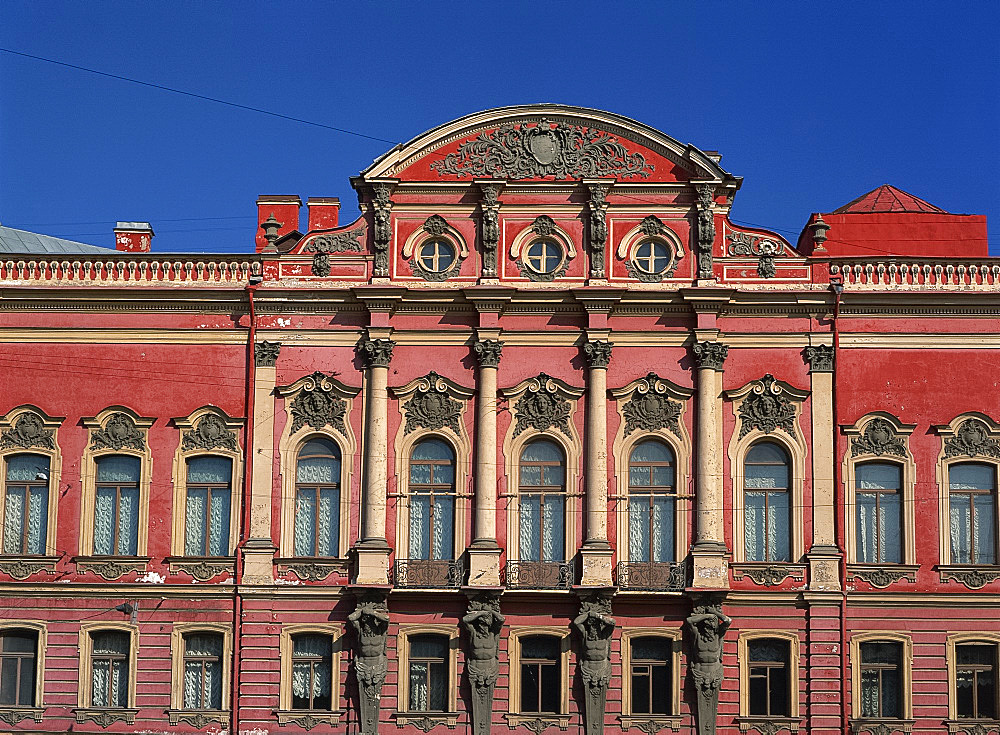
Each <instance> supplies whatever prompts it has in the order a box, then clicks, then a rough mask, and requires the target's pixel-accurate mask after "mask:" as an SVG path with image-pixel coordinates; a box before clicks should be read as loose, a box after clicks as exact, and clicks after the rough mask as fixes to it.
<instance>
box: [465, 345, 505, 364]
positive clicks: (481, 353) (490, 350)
mask: <svg viewBox="0 0 1000 735" xmlns="http://www.w3.org/2000/svg"><path fill="white" fill-rule="evenodd" d="M472 350H473V352H475V353H476V359H477V360H478V361H479V367H491V368H495V367H499V366H500V352H501V351H502V350H503V342H501V341H500V340H498V339H480V340H477V341H476V343H475V344H474V345H472Z"/></svg>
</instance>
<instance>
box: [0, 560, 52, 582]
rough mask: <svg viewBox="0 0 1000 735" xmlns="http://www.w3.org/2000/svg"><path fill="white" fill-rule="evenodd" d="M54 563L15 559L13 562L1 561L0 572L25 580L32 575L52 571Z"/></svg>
mask: <svg viewBox="0 0 1000 735" xmlns="http://www.w3.org/2000/svg"><path fill="white" fill-rule="evenodd" d="M51 568H52V562H49V561H40V562H39V561H29V560H27V559H14V560H13V561H0V572H3V573H4V574H7V575H9V576H11V577H13V578H14V579H20V580H25V579H27V578H28V577H30V576H31V575H32V574H37V573H38V572H44V571H48V570H51Z"/></svg>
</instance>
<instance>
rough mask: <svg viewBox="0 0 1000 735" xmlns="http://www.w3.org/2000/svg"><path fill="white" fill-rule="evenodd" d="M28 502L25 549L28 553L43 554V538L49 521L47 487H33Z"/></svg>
mask: <svg viewBox="0 0 1000 735" xmlns="http://www.w3.org/2000/svg"><path fill="white" fill-rule="evenodd" d="M30 500H31V502H30V503H29V504H28V539H27V542H28V543H27V548H26V549H25V551H26V552H27V553H28V554H44V553H45V539H46V536H47V533H46V531H47V527H48V522H49V489H48V488H47V487H33V488H31V491H30Z"/></svg>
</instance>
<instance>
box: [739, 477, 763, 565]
mask: <svg viewBox="0 0 1000 735" xmlns="http://www.w3.org/2000/svg"><path fill="white" fill-rule="evenodd" d="M766 512H767V493H762V492H750V491H747V492H746V493H745V494H744V495H743V518H744V527H743V539H744V547H745V548H744V551H745V553H746V560H747V561H766V560H767V557H766V553H767V549H766V546H765V545H764V514H765V513H766Z"/></svg>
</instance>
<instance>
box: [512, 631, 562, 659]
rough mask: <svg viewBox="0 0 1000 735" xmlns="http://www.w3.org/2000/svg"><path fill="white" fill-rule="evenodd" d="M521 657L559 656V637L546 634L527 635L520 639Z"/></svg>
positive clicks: (551, 657) (554, 657) (548, 657)
mask: <svg viewBox="0 0 1000 735" xmlns="http://www.w3.org/2000/svg"><path fill="white" fill-rule="evenodd" d="M521 658H523V659H528V658H545V659H550V660H552V661H555V660H557V659H558V658H559V639H558V638H555V637H553V636H548V635H529V636H525V637H524V638H522V639H521Z"/></svg>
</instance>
